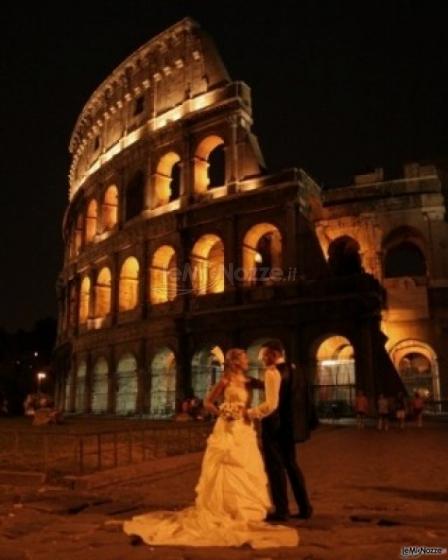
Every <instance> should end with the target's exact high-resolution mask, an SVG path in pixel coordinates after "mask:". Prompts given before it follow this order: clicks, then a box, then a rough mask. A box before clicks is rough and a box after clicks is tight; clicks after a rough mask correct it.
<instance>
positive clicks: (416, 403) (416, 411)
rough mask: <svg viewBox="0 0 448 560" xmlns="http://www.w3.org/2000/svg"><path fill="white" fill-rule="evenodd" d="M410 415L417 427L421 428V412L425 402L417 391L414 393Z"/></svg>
mask: <svg viewBox="0 0 448 560" xmlns="http://www.w3.org/2000/svg"><path fill="white" fill-rule="evenodd" d="M411 408H412V415H413V417H414V418H415V420H416V421H417V426H418V427H419V428H421V427H422V426H423V411H424V408H425V401H424V399H423V397H422V396H421V395H420V393H419V392H418V391H416V392H415V393H414V398H413V399H412V402H411Z"/></svg>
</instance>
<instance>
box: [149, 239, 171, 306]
mask: <svg viewBox="0 0 448 560" xmlns="http://www.w3.org/2000/svg"><path fill="white" fill-rule="evenodd" d="M149 278H150V300H151V303H153V304H157V303H165V302H167V301H173V300H174V298H175V297H176V294H177V262H176V252H175V250H174V248H173V247H171V246H169V245H162V246H161V247H159V248H158V249H157V251H156V252H155V253H154V255H153V257H152V260H151V266H150V274H149Z"/></svg>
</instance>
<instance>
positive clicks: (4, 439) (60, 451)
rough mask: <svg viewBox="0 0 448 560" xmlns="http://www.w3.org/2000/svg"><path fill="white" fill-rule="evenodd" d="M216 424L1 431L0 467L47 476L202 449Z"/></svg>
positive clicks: (125, 463) (85, 470)
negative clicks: (118, 428) (121, 428)
mask: <svg viewBox="0 0 448 560" xmlns="http://www.w3.org/2000/svg"><path fill="white" fill-rule="evenodd" d="M211 428H212V425H211V424H208V423H204V424H189V425H182V426H163V427H157V426H154V427H144V428H140V427H135V428H132V429H126V430H109V431H104V430H102V431H97V432H89V433H80V432H78V433H77V432H66V433H61V432H58V433H56V432H52V431H50V430H46V431H42V430H41V429H40V428H39V429H37V430H10V431H6V430H4V431H0V469H8V470H18V471H38V472H43V473H45V474H47V475H49V474H51V475H53V476H58V475H59V476H64V475H69V474H78V475H79V474H88V473H92V472H96V471H100V470H106V469H111V468H115V467H119V466H124V465H129V464H133V463H138V462H143V461H150V460H152V459H156V458H160V457H166V456H170V455H181V454H184V453H192V452H195V451H201V450H202V449H204V447H205V442H206V439H207V437H208V435H209V433H210V431H211Z"/></svg>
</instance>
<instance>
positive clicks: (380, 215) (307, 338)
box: [54, 18, 448, 418]
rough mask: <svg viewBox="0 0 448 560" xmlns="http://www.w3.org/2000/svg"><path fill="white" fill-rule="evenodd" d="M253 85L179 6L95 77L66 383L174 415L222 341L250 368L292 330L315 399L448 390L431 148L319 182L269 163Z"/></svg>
mask: <svg viewBox="0 0 448 560" xmlns="http://www.w3.org/2000/svg"><path fill="white" fill-rule="evenodd" d="M252 124H253V122H252V107H251V92H250V88H249V87H248V86H247V85H246V84H245V83H244V82H233V81H232V80H231V78H230V77H229V74H228V73H227V71H226V68H225V66H224V64H223V62H222V60H221V58H220V56H219V54H218V52H217V50H216V48H215V46H214V44H213V41H212V40H211V39H210V37H209V36H208V35H207V34H206V33H205V32H204V31H203V30H202V29H201V28H200V27H199V25H198V24H197V23H196V22H194V21H193V20H191V19H189V18H186V19H184V20H182V21H180V22H179V23H177V24H175V25H173V26H172V27H170V28H169V29H167V30H166V31H164V32H163V33H161V34H160V35H158V36H156V37H155V38H153V39H151V40H150V41H149V42H148V43H146V44H145V45H143V46H142V47H141V48H139V49H138V50H137V51H136V52H134V53H133V54H132V55H131V56H130V57H129V58H127V59H126V60H125V61H124V62H123V63H122V64H120V66H118V68H116V70H114V72H113V73H112V74H111V75H110V76H109V77H108V78H107V79H106V80H105V81H104V82H103V83H102V84H101V85H100V86H99V87H98V88H97V89H96V91H95V92H94V93H93V94H92V96H91V97H90V99H89V100H88V102H87V103H86V105H85V106H84V108H83V110H82V112H81V114H80V116H79V118H78V120H77V122H76V125H75V128H74V131H73V134H72V137H71V140H70V153H71V155H72V163H71V168H70V173H69V183H70V188H69V205H68V208H67V211H66V213H65V216H64V222H63V232H64V240H65V247H66V250H65V257H64V264H63V269H62V272H61V274H60V278H59V282H58V301H59V309H60V311H59V329H58V342H57V348H56V351H55V360H54V367H55V372H56V374H57V387H56V393H57V400H58V403H59V405H60V406H63V407H64V408H65V410H66V411H71V412H78V413H95V414H115V415H139V416H142V415H144V416H147V417H152V418H164V417H170V416H172V415H173V413H174V412H175V410H176V407H177V406H178V404H179V402H180V400H181V399H183V398H184V397H186V396H191V395H193V394H194V395H195V396H197V397H199V398H200V397H203V395H204V394H205V392H206V390H207V388H208V387H209V386H210V385H211V384H212V383H213V382H214V381H216V379H217V378H218V377H219V375H220V373H221V370H222V364H223V355H224V354H225V352H226V350H227V349H229V348H231V347H235V346H237V347H243V348H246V349H247V351H248V354H249V358H250V368H251V373H252V374H253V375H258V373H259V369H260V363H259V361H258V354H259V349H260V346H261V344H262V343H263V342H264V341H266V340H267V339H277V340H280V341H281V342H282V344H283V346H284V348H285V350H286V352H287V355H288V357H289V359H291V360H292V361H294V362H295V363H297V364H298V365H299V367H300V370H301V371H302V372H303V375H307V376H308V378H309V379H310V380H311V382H312V384H313V386H314V391H315V398H316V401H317V402H318V404H319V409H320V411H321V413H322V414H325V411H326V410H327V409H328V406H334V404H335V403H337V405H338V406H339V407H340V410H341V412H342V413H344V412H347V411H349V410H350V406H351V403H352V401H353V397H354V392H355V390H356V389H357V388H361V389H363V390H364V391H365V392H366V393H367V394H368V395H369V396H370V397H371V398H372V399H373V398H375V397H376V396H377V395H378V393H380V392H385V393H386V394H388V395H394V394H395V393H396V392H397V391H400V390H402V388H403V387H406V389H407V391H408V393H409V392H412V391H414V390H419V391H423V392H424V393H425V394H426V395H427V396H428V397H429V398H430V399H432V400H434V401H440V400H442V399H443V397H445V399H446V398H447V395H448V349H447V344H446V341H447V334H448V244H447V240H448V235H447V234H448V225H447V222H446V221H445V199H444V195H446V191H444V189H443V186H442V185H443V184H444V182H443V181H442V179H441V176H440V173H439V172H438V169H437V168H436V167H435V166H432V165H419V164H407V165H405V167H404V175H403V177H401V178H393V179H390V178H388V177H387V175H385V173H384V172H383V170H382V169H377V170H375V171H374V172H372V173H369V174H366V175H359V176H357V177H356V178H355V180H354V184H353V185H352V186H348V187H346V186H344V187H341V188H335V189H332V190H326V191H323V190H322V189H321V188H320V187H319V185H318V184H316V182H315V181H313V179H312V178H311V177H310V176H309V175H308V174H307V173H306V172H305V171H303V170H302V169H295V168H293V169H287V170H284V171H281V172H278V173H271V172H268V171H267V169H266V167H265V164H264V161H263V155H262V151H261V148H260V146H259V144H258V141H257V138H256V136H255V135H254V134H253V132H252Z"/></svg>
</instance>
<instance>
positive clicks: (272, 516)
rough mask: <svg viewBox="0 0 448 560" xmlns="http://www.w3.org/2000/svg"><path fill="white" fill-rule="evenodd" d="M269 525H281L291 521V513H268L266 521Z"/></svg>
mask: <svg viewBox="0 0 448 560" xmlns="http://www.w3.org/2000/svg"><path fill="white" fill-rule="evenodd" d="M265 521H267V522H268V523H281V522H283V523H284V522H285V521H289V513H278V512H276V511H273V512H272V513H268V514H267V515H266V519H265Z"/></svg>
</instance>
